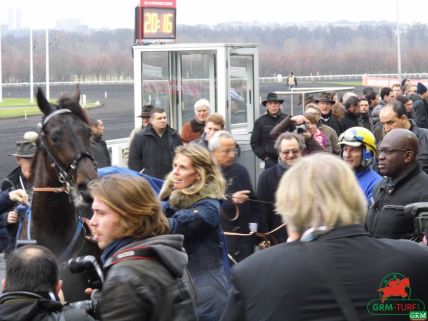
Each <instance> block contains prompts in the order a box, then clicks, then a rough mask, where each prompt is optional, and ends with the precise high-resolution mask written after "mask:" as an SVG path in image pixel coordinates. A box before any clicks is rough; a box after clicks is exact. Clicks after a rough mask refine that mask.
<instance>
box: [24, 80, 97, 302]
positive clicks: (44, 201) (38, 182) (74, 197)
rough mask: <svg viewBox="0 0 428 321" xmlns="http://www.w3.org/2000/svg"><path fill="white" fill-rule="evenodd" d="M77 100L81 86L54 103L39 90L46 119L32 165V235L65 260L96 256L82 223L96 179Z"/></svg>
mask: <svg viewBox="0 0 428 321" xmlns="http://www.w3.org/2000/svg"><path fill="white" fill-rule="evenodd" d="M79 100H80V90H79V87H78V88H77V90H76V93H75V94H74V95H73V96H61V97H60V98H59V99H58V103H57V104H55V105H54V104H50V103H49V102H48V100H47V99H46V97H45V95H44V93H43V91H42V90H41V89H40V88H39V89H38V91H37V103H38V105H39V108H40V110H41V111H42V113H43V117H42V119H41V128H40V135H39V140H38V146H37V150H36V154H35V156H34V160H33V164H32V175H33V179H34V181H33V182H34V185H33V186H34V187H33V198H32V205H31V208H32V224H31V231H32V237H33V238H34V239H35V240H36V241H37V243H38V244H40V245H43V246H46V247H48V248H49V249H50V250H52V252H53V253H54V254H55V255H56V256H57V257H58V258H59V260H60V261H62V262H64V261H66V260H67V259H69V258H70V257H74V256H81V255H87V254H95V253H94V251H95V250H96V249H97V247H96V245H95V244H88V242H87V241H86V240H85V235H84V234H85V233H84V226H83V223H82V219H81V216H88V214H87V213H88V212H89V213H90V203H91V199H90V196H89V194H88V191H87V184H88V183H89V181H90V180H92V179H94V178H96V177H97V176H98V175H97V170H96V166H95V162H94V159H93V158H92V155H91V147H90V140H89V139H90V134H91V131H90V127H89V125H88V118H87V115H86V113H85V111H84V110H83V109H82V107H81V106H80V104H79ZM65 282H66V281H65V280H64V284H65ZM70 283H71V282H70ZM65 285H66V284H65ZM72 285H73V286H75V284H72ZM82 294H83V290H82Z"/></svg>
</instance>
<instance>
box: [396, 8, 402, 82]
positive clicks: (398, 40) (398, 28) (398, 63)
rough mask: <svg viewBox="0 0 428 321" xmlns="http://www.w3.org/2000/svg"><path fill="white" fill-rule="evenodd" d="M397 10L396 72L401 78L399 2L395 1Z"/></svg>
mask: <svg viewBox="0 0 428 321" xmlns="http://www.w3.org/2000/svg"><path fill="white" fill-rule="evenodd" d="M395 4H396V6H395V7H396V9H397V72H398V77H399V78H401V45H400V14H399V13H400V10H399V6H398V5H399V1H398V0H396V1H395Z"/></svg>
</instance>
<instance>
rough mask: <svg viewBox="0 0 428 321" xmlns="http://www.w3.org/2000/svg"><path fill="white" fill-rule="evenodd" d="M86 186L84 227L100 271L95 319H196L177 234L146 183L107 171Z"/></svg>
mask: <svg viewBox="0 0 428 321" xmlns="http://www.w3.org/2000/svg"><path fill="white" fill-rule="evenodd" d="M88 187H89V191H90V193H91V196H92V197H93V199H94V201H93V204H92V209H93V216H92V218H91V220H90V227H91V231H92V233H93V235H94V238H95V240H96V241H97V242H98V247H99V248H100V249H102V250H103V253H102V256H101V260H102V262H103V268H104V272H105V274H106V275H105V282H104V284H103V287H102V290H101V293H99V295H98V296H99V298H100V299H99V302H98V304H97V306H98V312H99V315H100V317H101V319H102V320H103V321H109V320H111V321H113V320H114V321H121V320H148V319H150V320H165V321H166V320H168V321H174V320H196V316H195V303H194V290H193V284H192V281H191V279H190V276H189V274H188V272H187V270H186V264H187V260H188V259H187V254H186V253H185V251H184V250H183V236H182V235H170V234H168V233H169V226H168V220H167V219H166V217H165V216H164V214H163V213H162V210H161V205H160V202H159V200H158V199H157V198H156V196H155V194H154V192H153V191H152V189H151V187H150V185H149V183H148V182H147V181H146V180H145V179H144V178H142V177H132V176H127V175H121V174H113V175H107V176H104V177H102V178H100V179H97V180H94V181H92V182H90V183H89V186H88ZM86 292H87V293H88V294H90V293H91V292H92V291H91V289H88V290H87V291H86ZM95 293H96V292H95ZM92 297H97V295H94V293H92Z"/></svg>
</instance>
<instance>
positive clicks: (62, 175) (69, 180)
mask: <svg viewBox="0 0 428 321" xmlns="http://www.w3.org/2000/svg"><path fill="white" fill-rule="evenodd" d="M64 113H72V111H71V110H69V109H57V110H55V111H54V112H53V113H51V114H49V115H47V116H46V117H44V118H43V119H42V124H41V133H40V144H41V146H42V147H43V148H44V150H45V151H46V153H47V155H48V157H49V159H50V160H51V161H52V167H54V168H55V170H56V172H57V175H58V181H59V182H60V183H62V184H66V185H67V190H66V191H68V188H69V186H71V185H73V183H74V177H73V173H74V172H75V171H76V168H77V166H78V164H79V162H80V161H81V160H82V159H84V158H89V159H90V160H92V162H93V164H94V166H95V167H96V161H95V159H94V158H93V157H92V155H91V154H88V153H87V152H84V151H81V152H80V153H79V154H77V155H76V157H75V158H74V159H73V160H72V161H71V163H70V164H69V165H67V166H65V167H63V166H61V164H60V163H59V161H58V159H57V158H56V157H55V156H54V155H53V154H52V152H51V151H50V150H49V147H48V144H47V141H46V132H45V127H46V125H47V124H48V122H49V120H50V119H51V118H53V117H54V116H56V115H60V114H64Z"/></svg>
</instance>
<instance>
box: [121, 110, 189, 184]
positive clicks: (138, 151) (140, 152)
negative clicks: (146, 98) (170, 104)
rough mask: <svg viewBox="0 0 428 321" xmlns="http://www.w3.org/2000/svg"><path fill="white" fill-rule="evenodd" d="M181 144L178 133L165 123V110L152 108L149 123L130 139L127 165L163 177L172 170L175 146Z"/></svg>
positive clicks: (147, 173)
mask: <svg viewBox="0 0 428 321" xmlns="http://www.w3.org/2000/svg"><path fill="white" fill-rule="evenodd" d="M181 144H182V143H181V138H180V135H179V134H178V133H177V131H176V130H174V129H172V128H171V127H169V125H168V124H167V118H166V112H165V110H164V109H162V108H153V109H152V111H151V114H150V125H148V126H146V127H144V129H142V130H141V131H139V132H138V133H137V134H135V136H134V139H133V140H132V143H131V147H130V149H129V161H128V167H129V168H130V169H132V170H134V171H137V172H144V174H146V175H150V176H153V177H156V178H160V179H164V178H165V176H166V174H168V173H169V172H170V171H171V170H172V160H173V158H174V154H175V148H176V147H177V146H179V145H181Z"/></svg>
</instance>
